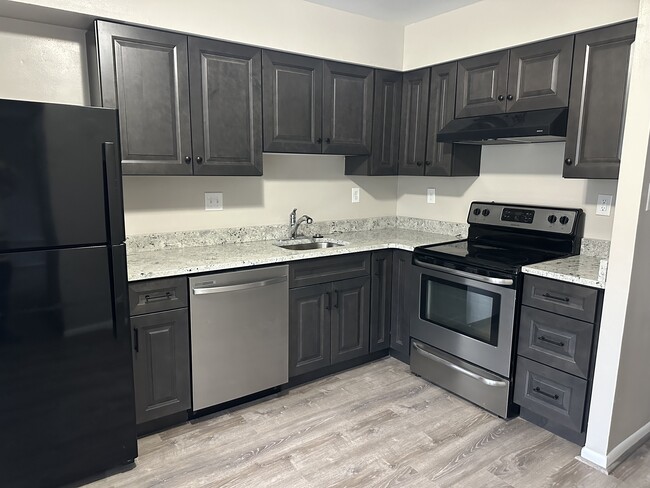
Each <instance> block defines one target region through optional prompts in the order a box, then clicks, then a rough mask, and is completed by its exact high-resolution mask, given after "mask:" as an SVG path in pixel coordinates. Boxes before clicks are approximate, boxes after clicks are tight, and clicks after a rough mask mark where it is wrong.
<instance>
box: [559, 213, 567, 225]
mask: <svg viewBox="0 0 650 488" xmlns="http://www.w3.org/2000/svg"><path fill="white" fill-rule="evenodd" d="M568 223H569V217H567V216H566V215H565V216H563V217H560V224H562V225H566V224H568Z"/></svg>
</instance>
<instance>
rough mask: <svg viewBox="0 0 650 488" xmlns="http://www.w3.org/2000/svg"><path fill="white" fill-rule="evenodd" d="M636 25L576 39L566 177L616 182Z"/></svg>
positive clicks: (580, 36)
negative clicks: (614, 179)
mask: <svg viewBox="0 0 650 488" xmlns="http://www.w3.org/2000/svg"><path fill="white" fill-rule="evenodd" d="M635 32H636V22H628V23H625V24H619V25H615V26H613V27H606V28H604V29H598V30H594V31H589V32H584V33H582V34H578V35H577V36H576V42H575V52H574V56H573V75H572V81H571V98H570V104H569V107H570V109H569V120H568V124H567V137H566V147H565V153H564V157H565V160H564V163H565V166H564V172H563V176H564V177H565V178H618V171H619V167H620V163H621V159H620V156H621V143H622V139H623V123H624V119H625V107H626V99H627V86H628V81H629V80H628V78H629V63H630V50H631V46H632V43H633V42H634V36H635Z"/></svg>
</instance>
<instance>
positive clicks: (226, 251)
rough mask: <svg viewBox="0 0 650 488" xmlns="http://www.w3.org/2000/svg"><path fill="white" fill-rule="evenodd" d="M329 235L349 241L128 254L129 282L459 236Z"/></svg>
mask: <svg viewBox="0 0 650 488" xmlns="http://www.w3.org/2000/svg"><path fill="white" fill-rule="evenodd" d="M326 237H331V238H332V239H333V240H336V241H345V242H347V243H348V244H346V245H345V246H341V247H332V248H327V249H316V250H309V251H289V250H286V249H282V248H280V247H278V246H275V245H273V243H274V242H276V241H273V240H266V241H254V242H241V243H229V244H218V245H213V246H200V247H181V248H168V249H158V250H154V251H142V252H132V253H129V255H128V256H127V267H128V276H129V281H138V280H146V279H150V278H163V277H165V276H178V275H185V274H194V273H203V272H207V271H216V270H223V269H232V268H241V267H245V266H257V265H262V264H271V263H283V262H288V261H296V260H299V259H308V258H316V257H323V256H333V255H337V254H348V253H353V252H363V251H374V250H377V249H386V248H394V249H404V250H407V251H412V250H413V248H414V247H416V246H421V245H424V244H435V243H438V242H444V241H451V240H454V239H457V238H459V236H457V235H448V234H436V233H431V232H422V231H416V230H406V229H396V228H391V229H379V230H369V231H358V232H347V233H336V234H332V235H329V236H326Z"/></svg>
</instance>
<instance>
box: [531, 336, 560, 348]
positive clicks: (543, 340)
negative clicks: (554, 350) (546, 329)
mask: <svg viewBox="0 0 650 488" xmlns="http://www.w3.org/2000/svg"><path fill="white" fill-rule="evenodd" d="M537 339H538V340H540V341H542V342H547V343H549V344H552V345H554V346H557V347H564V342H558V341H554V340H552V339H549V338H547V337H544V336H539V337H538V338H537Z"/></svg>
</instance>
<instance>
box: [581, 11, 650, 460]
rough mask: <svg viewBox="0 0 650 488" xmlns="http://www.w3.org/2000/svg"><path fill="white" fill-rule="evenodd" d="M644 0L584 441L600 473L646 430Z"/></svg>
mask: <svg viewBox="0 0 650 488" xmlns="http://www.w3.org/2000/svg"><path fill="white" fill-rule="evenodd" d="M648 85H650V0H641V7H640V11H639V23H638V27H637V33H636V41H635V44H634V54H633V57H632V70H631V82H630V91H629V96H628V110H627V114H626V120H625V134H624V138H623V150H622V154H621V158H622V165H621V173H620V179H619V192H618V202H617V207H618V208H617V213H618V216H620V217H617V218H616V219H615V220H614V225H613V232H612V244H611V250H610V261H609V272H608V276H607V292H606V293H605V300H604V303H603V313H602V323H601V329H600V339H599V347H598V355H597V358H596V370H595V373H594V387H593V395H592V400H591V413H590V418H589V429H588V431H587V443H586V445H585V447H584V449H583V450H582V456H583V457H585V458H587V459H589V460H590V461H593V462H595V463H596V464H599V465H600V466H603V467H608V466H610V465H611V463H612V462H614V461H615V460H616V457H618V456H620V455H621V454H624V452H625V450H626V449H627V448H630V447H632V445H633V444H634V442H635V440H640V438H642V437H643V436H644V435H645V434H648V433H649V432H650V382H648V379H647V374H648V371H650V355H648V351H649V350H650V326H649V324H648V316H649V313H648V312H649V308H648V289H649V288H650V260H648V249H650V215H649V214H648V185H650V172H649V171H648V164H650V155H649V151H648V149H649V143H648V138H649V137H650V112H649V111H648V107H649V106H650V94H649V93H648V90H647V87H648Z"/></svg>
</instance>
